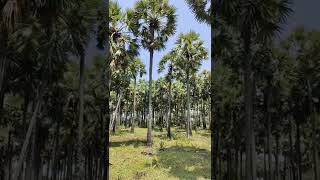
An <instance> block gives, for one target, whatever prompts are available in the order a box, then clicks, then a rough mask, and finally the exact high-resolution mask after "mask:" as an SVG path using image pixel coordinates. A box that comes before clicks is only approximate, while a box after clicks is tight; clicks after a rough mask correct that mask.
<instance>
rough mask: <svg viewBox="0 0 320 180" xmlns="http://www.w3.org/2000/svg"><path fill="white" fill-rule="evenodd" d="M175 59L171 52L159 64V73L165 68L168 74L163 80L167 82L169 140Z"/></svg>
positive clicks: (175, 56) (169, 136)
mask: <svg viewBox="0 0 320 180" xmlns="http://www.w3.org/2000/svg"><path fill="white" fill-rule="evenodd" d="M175 58H177V55H176V54H175V51H174V50H172V51H170V52H169V53H168V54H166V55H165V56H164V57H163V58H162V59H161V61H160V62H159V70H158V71H159V72H163V71H164V69H165V66H166V65H167V66H168V67H167V68H168V72H167V74H166V76H165V80H166V81H167V82H168V84H169V85H168V115H167V127H166V128H167V137H168V138H169V139H171V114H172V107H171V106H172V81H173V78H174V67H173V64H174V61H175Z"/></svg>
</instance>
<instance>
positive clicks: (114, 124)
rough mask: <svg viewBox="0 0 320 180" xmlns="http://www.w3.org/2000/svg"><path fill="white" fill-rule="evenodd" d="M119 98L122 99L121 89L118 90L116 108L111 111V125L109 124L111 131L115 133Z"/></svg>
mask: <svg viewBox="0 0 320 180" xmlns="http://www.w3.org/2000/svg"><path fill="white" fill-rule="evenodd" d="M121 100H122V90H120V92H119V95H118V102H117V106H116V109H115V110H114V113H113V116H112V121H111V125H110V127H111V128H112V132H113V133H115V127H116V119H117V112H118V111H119V108H120V104H121Z"/></svg>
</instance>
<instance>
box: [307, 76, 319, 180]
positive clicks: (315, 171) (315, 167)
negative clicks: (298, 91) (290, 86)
mask: <svg viewBox="0 0 320 180" xmlns="http://www.w3.org/2000/svg"><path fill="white" fill-rule="evenodd" d="M307 85H308V104H309V111H310V119H311V122H312V144H313V145H312V156H313V157H312V158H313V174H314V180H318V148H317V146H318V141H317V138H316V136H317V134H316V133H317V132H316V118H315V117H314V111H313V103H312V101H313V100H312V87H311V84H310V80H307Z"/></svg>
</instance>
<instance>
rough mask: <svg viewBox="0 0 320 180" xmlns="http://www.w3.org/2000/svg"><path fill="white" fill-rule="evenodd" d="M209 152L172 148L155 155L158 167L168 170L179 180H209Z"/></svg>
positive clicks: (205, 150)
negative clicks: (201, 179) (199, 179)
mask: <svg viewBox="0 0 320 180" xmlns="http://www.w3.org/2000/svg"><path fill="white" fill-rule="evenodd" d="M210 161H211V158H210V151H208V150H207V149H200V148H196V147H181V146H173V147H170V148H165V149H164V150H163V151H160V152H159V153H158V154H157V161H156V162H155V163H156V164H157V166H158V167H161V168H165V169H169V173H170V174H172V175H173V176H175V177H177V178H179V179H188V180H197V179H198V178H200V177H202V178H205V179H210V177H211V175H210V164H211V163H210Z"/></svg>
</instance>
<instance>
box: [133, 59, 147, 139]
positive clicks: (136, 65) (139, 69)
mask: <svg viewBox="0 0 320 180" xmlns="http://www.w3.org/2000/svg"><path fill="white" fill-rule="evenodd" d="M129 73H130V75H131V76H132V77H133V81H134V82H133V86H134V87H133V116H132V118H131V132H132V133H133V132H134V127H135V120H136V119H137V112H136V107H137V102H136V101H137V100H136V98H137V76H140V77H142V76H143V74H145V73H146V70H145V65H144V64H143V63H142V61H141V60H140V59H139V58H136V59H135V60H134V61H133V62H130V65H129Z"/></svg>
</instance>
